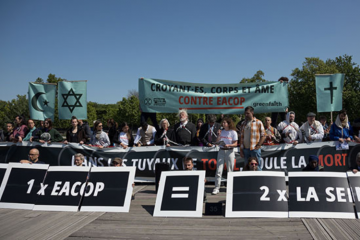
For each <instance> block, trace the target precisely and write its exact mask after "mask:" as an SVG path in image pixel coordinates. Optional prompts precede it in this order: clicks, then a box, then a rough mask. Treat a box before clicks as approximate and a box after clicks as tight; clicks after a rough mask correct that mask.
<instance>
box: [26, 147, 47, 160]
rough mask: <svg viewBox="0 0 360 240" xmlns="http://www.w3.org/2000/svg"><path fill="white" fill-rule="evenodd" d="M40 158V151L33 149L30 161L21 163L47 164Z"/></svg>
mask: <svg viewBox="0 0 360 240" xmlns="http://www.w3.org/2000/svg"><path fill="white" fill-rule="evenodd" d="M39 156H40V153H39V150H38V149H36V148H32V149H30V152H29V159H27V160H21V161H20V163H30V164H45V163H44V162H42V161H39Z"/></svg>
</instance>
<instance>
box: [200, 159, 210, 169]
mask: <svg viewBox="0 0 360 240" xmlns="http://www.w3.org/2000/svg"><path fill="white" fill-rule="evenodd" d="M201 161H202V162H203V169H204V170H206V169H207V167H206V162H207V161H209V159H201Z"/></svg>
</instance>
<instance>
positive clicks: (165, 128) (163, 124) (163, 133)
mask: <svg viewBox="0 0 360 240" xmlns="http://www.w3.org/2000/svg"><path fill="white" fill-rule="evenodd" d="M169 127H170V123H169V121H168V120H167V119H166V118H164V119H162V120H161V121H160V129H159V131H157V132H156V134H155V144H156V145H159V146H161V145H165V146H167V147H170V145H171V144H172V143H174V142H175V134H174V130H173V129H170V128H169Z"/></svg>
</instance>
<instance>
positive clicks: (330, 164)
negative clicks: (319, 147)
mask: <svg viewBox="0 0 360 240" xmlns="http://www.w3.org/2000/svg"><path fill="white" fill-rule="evenodd" d="M328 158H330V163H328V161H327V160H328ZM324 162H325V164H326V166H328V167H331V166H332V165H334V159H333V156H332V155H331V154H327V155H326V156H325V157H324Z"/></svg>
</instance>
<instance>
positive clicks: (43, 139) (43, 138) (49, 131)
mask: <svg viewBox="0 0 360 240" xmlns="http://www.w3.org/2000/svg"><path fill="white" fill-rule="evenodd" d="M44 124H45V128H43V129H42V130H40V131H39V136H40V138H39V140H38V141H39V142H40V143H51V142H62V141H63V137H62V136H61V135H60V133H59V132H58V131H57V130H56V129H55V128H53V124H52V121H51V119H50V118H47V119H45V123H44Z"/></svg>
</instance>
